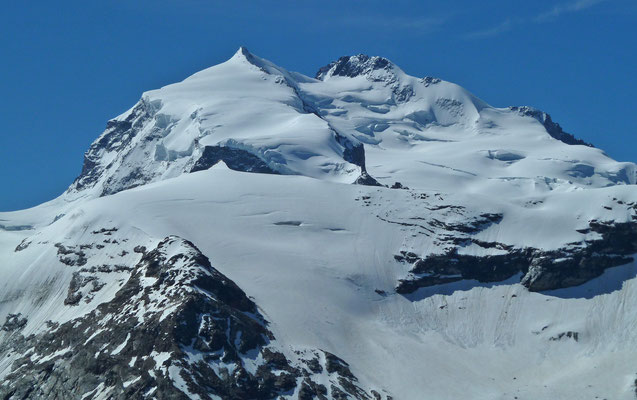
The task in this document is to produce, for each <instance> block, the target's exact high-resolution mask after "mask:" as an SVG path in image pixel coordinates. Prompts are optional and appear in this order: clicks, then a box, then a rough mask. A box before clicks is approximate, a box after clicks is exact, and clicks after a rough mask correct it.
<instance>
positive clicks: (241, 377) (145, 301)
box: [0, 236, 372, 400]
mask: <svg viewBox="0 0 637 400" xmlns="http://www.w3.org/2000/svg"><path fill="white" fill-rule="evenodd" d="M139 251H140V252H141V251H143V250H142V248H139ZM76 278H77V279H76ZM82 279H83V278H82V277H80V276H79V275H78V276H77V277H76V276H74V280H76V282H75V285H73V284H72V285H71V286H76V287H81V286H83V285H86V284H87V283H89V282H84V281H83V280H82ZM91 282H92V281H91ZM69 290H70V292H71V289H69ZM69 295H70V296H71V293H70V294H69ZM67 300H68V299H67ZM65 303H66V301H65ZM26 322H27V321H26V319H24V318H22V317H21V316H20V315H11V316H9V318H7V322H5V324H4V325H3V330H5V331H8V332H12V336H11V338H10V340H9V341H8V342H7V343H5V344H4V346H3V347H5V349H4V350H5V352H6V347H7V346H9V348H10V350H9V352H10V353H13V354H20V356H19V357H18V358H17V359H15V361H14V363H13V365H12V366H11V372H9V374H8V375H7V376H6V377H5V379H4V383H2V384H0V398H2V399H6V400H9V399H28V398H38V399H60V398H65V399H80V398H95V397H98V396H103V398H109V399H144V398H157V399H189V398H197V397H196V396H199V398H201V399H212V398H213V397H212V396H218V397H220V398H223V399H274V398H277V397H278V396H280V395H282V394H292V393H294V392H295V391H297V392H298V393H299V398H305V399H314V398H318V399H327V398H348V399H350V398H356V399H371V398H372V397H371V395H370V394H367V392H365V391H364V390H363V389H362V388H360V387H359V386H358V384H357V379H356V377H355V376H354V375H353V374H352V373H351V371H350V370H349V367H348V365H347V363H345V362H344V361H343V360H340V359H339V358H338V357H336V356H333V355H331V354H329V353H324V352H322V351H320V350H314V351H305V352H297V355H298V358H297V360H296V362H293V361H292V360H290V359H288V358H287V357H286V356H285V355H284V354H283V353H282V352H281V351H280V350H278V348H277V347H276V342H275V338H274V336H273V335H272V333H271V332H270V331H269V330H268V328H267V322H266V321H265V320H264V319H263V317H262V316H261V314H260V313H259V311H258V309H257V307H256V305H255V304H254V302H252V301H251V300H250V299H249V298H248V297H247V296H246V294H245V293H244V292H243V291H242V290H241V289H240V288H239V287H238V286H237V285H236V284H234V283H233V282H232V281H230V280H229V279H228V278H227V277H225V276H224V275H222V274H221V273H219V272H218V271H217V270H216V269H214V268H213V267H212V266H211V265H210V261H209V260H208V258H206V257H205V256H204V255H203V254H201V252H200V251H199V250H198V249H197V248H196V247H195V246H194V245H193V244H192V243H190V242H188V241H186V240H183V239H181V238H178V237H175V236H171V237H167V238H165V239H164V240H162V241H161V242H160V243H159V244H158V245H157V247H155V248H154V249H153V250H151V251H148V252H144V253H143V255H142V257H141V260H140V261H139V262H138V263H137V264H136V265H135V266H134V268H133V269H132V272H131V275H130V278H129V279H128V281H127V282H126V283H125V284H124V285H123V286H122V287H121V289H120V290H119V291H118V292H117V293H116V295H115V296H114V297H113V298H112V300H110V301H108V302H105V303H102V304H100V305H99V306H98V307H97V308H96V309H95V310H94V311H92V312H90V313H89V314H87V315H84V316H82V317H79V318H76V319H73V320H71V321H69V322H66V323H63V324H56V323H51V324H49V327H48V328H49V329H48V330H46V331H44V332H43V333H39V334H37V335H30V336H28V337H24V336H23V335H20V334H19V331H20V329H21V328H22V327H23V326H24V325H26ZM2 350H3V349H0V354H3V351H2ZM321 359H324V360H325V361H320V360H321ZM321 375H322V376H321ZM319 377H320V380H319ZM318 382H330V385H331V386H330V388H327V387H325V386H324V385H323V384H320V383H318ZM82 396H86V397H82ZM338 396H344V397H338Z"/></svg>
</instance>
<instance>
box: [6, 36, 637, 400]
mask: <svg viewBox="0 0 637 400" xmlns="http://www.w3.org/2000/svg"><path fill="white" fill-rule="evenodd" d="M317 77H318V79H314V78H309V77H306V76H303V75H300V74H298V73H294V72H288V71H286V70H284V69H283V68H281V67H278V66H276V65H274V64H272V63H271V62H269V61H267V60H263V59H261V58H259V57H257V56H254V55H252V54H250V53H249V52H248V51H247V50H246V49H244V48H242V49H240V50H239V51H238V52H237V54H235V55H234V56H233V57H232V58H231V59H230V60H228V61H227V62H225V63H223V64H220V65H218V66H214V67H211V68H209V69H206V70H204V71H201V72H199V73H196V74H194V75H193V76H191V77H189V78H187V79H186V80H184V81H183V82H180V83H176V84H174V85H169V86H166V87H164V88H161V89H159V90H154V91H150V92H146V93H145V94H144V95H143V97H142V100H140V103H138V104H137V105H136V106H135V107H133V108H132V109H131V110H129V111H127V112H126V113H124V114H122V115H121V116H119V117H117V118H116V119H114V120H113V121H111V122H109V126H108V127H107V130H106V131H105V133H104V134H103V135H102V136H101V137H100V138H98V139H97V140H96V142H95V143H94V144H93V145H92V146H91V149H90V150H89V151H88V152H87V158H86V161H85V165H84V170H83V172H82V175H80V177H79V178H78V180H76V182H74V183H73V185H71V187H70V188H69V190H68V191H67V192H65V193H64V194H63V195H62V196H60V197H59V198H57V199H54V200H52V201H50V202H48V203H45V204H42V205H40V206H38V207H35V208H32V209H28V210H22V211H16V212H7V213H0V324H3V323H4V324H5V325H4V326H3V328H2V330H0V382H2V381H4V382H3V383H1V384H0V390H3V388H4V389H6V390H7V393H10V389H11V385H12V382H11V381H7V380H6V379H3V377H6V376H9V374H10V373H12V372H15V368H16V365H17V364H15V363H14V362H15V361H16V360H18V359H19V358H20V357H23V356H25V354H22V353H20V352H18V351H16V350H14V349H13V347H12V346H14V344H15V343H16V340H17V339H16V338H20V337H27V336H29V335H32V334H33V335H38V334H42V333H43V332H46V331H48V330H51V329H52V328H51V327H52V326H54V325H55V326H57V325H59V324H65V323H68V322H71V323H73V321H75V320H78V319H79V318H81V317H82V316H86V315H94V314H90V313H95V312H96V310H97V313H98V314H97V315H101V314H100V311H99V309H98V306H99V305H100V304H104V303H106V302H109V301H111V300H112V299H113V298H114V297H115V296H116V294H117V293H118V291H120V290H121V289H122V288H123V287H125V285H126V283H127V282H128V281H129V279H130V277H131V274H132V272H131V271H132V270H133V269H132V267H133V266H134V265H135V264H136V263H138V262H139V260H140V258H141V257H142V254H144V253H143V251H142V250H140V246H144V248H145V249H152V248H153V247H155V246H157V245H158V243H160V241H162V239H164V238H167V237H172V236H176V237H180V238H183V239H185V240H187V241H190V242H192V243H193V244H194V245H195V246H196V248H198V249H199V250H200V251H201V253H202V254H204V255H205V256H206V257H208V258H209V259H210V262H211V264H212V266H214V268H215V269H216V270H218V271H219V272H220V273H221V274H223V275H224V276H225V277H227V279H229V280H231V281H232V282H234V283H235V284H236V285H237V286H238V287H239V288H241V289H242V290H243V291H244V292H245V294H246V295H247V296H248V297H249V298H250V300H252V301H253V302H254V303H255V304H256V306H257V307H258V311H259V313H260V314H261V315H262V316H263V318H264V319H265V320H266V321H267V322H268V324H267V327H268V329H269V330H270V331H271V333H272V334H273V336H274V338H276V340H273V341H272V342H273V343H274V344H273V346H277V348H278V349H279V350H280V351H281V352H282V353H283V354H285V356H286V357H287V359H289V360H291V362H292V363H293V364H295V365H302V361H299V360H300V358H302V357H301V356H300V354H304V353H303V352H312V351H316V350H315V349H319V350H322V351H325V352H329V353H332V354H335V355H337V356H338V357H340V358H341V359H342V360H345V361H346V362H347V363H348V364H349V367H350V368H351V372H352V373H353V375H354V376H355V377H356V378H357V382H358V383H357V384H358V385H359V386H360V387H361V388H362V389H363V390H364V391H365V392H366V393H367V396H369V397H368V398H370V399H373V398H374V397H372V396H374V394H372V392H371V391H372V390H375V391H376V393H380V394H379V398H381V397H382V398H388V397H387V396H391V397H392V398H393V399H458V398H471V399H476V400H478V399H485V400H486V399H488V400H492V399H520V400H522V399H554V400H558V399H565V400H566V399H573V400H574V399H577V400H579V399H595V398H599V399H604V398H605V399H617V400H620V399H634V398H636V397H637V391H636V390H637V389H636V388H635V384H636V382H637V361H635V360H637V263H635V262H630V255H629V254H621V257H624V258H622V260H624V261H623V262H621V263H614V264H613V266H609V267H607V268H604V269H603V272H601V271H600V273H601V275H600V276H596V277H590V278H586V281H585V282H584V283H581V284H577V285H570V284H565V285H563V286H565V287H559V288H553V289H551V290H539V291H534V290H529V289H528V288H527V287H525V286H524V285H522V284H521V283H520V281H521V280H522V279H523V278H524V276H525V275H527V274H531V272H528V271H526V270H524V269H521V270H520V271H518V272H515V271H513V270H511V271H513V272H511V273H510V274H507V276H506V277H505V278H504V279H497V280H488V279H482V275H481V276H480V279H469V278H467V277H468V276H469V275H466V274H465V271H461V272H459V273H458V272H457V271H456V272H453V271H452V270H450V271H451V272H449V273H446V274H445V273H441V272H440V271H439V270H435V271H434V270H433V269H432V270H431V271H428V272H418V270H417V269H416V266H417V265H419V264H418V263H419V262H420V261H426V260H427V258H428V257H430V256H432V255H444V256H449V257H451V258H450V259H449V260H448V263H450V264H453V263H455V262H457V261H454V260H456V259H455V258H454V257H462V256H467V257H476V259H480V260H483V259H486V260H489V258H485V257H493V256H504V257H506V256H509V255H511V254H514V253H515V251H517V250H520V251H521V249H533V251H536V252H538V251H541V252H544V253H542V254H543V256H544V257H545V256H546V254H555V257H554V259H552V260H550V262H551V263H552V264H554V265H560V262H562V261H563V260H561V259H560V257H562V256H557V255H556V254H558V252H561V251H563V250H564V249H569V251H571V250H572V251H573V252H578V251H583V249H586V248H587V247H589V246H594V245H595V246H596V244H595V243H594V242H595V241H601V240H604V241H609V242H612V241H613V240H615V237H617V238H618V239H617V241H619V240H626V241H628V242H630V243H634V242H635V238H634V236H631V234H623V233H622V234H620V233H616V232H617V231H615V230H613V229H614V228H615V227H618V226H619V227H624V226H632V225H631V224H635V220H637V206H636V205H635V204H636V202H637V190H636V186H635V183H636V179H637V172H636V171H637V168H636V166H635V164H632V163H619V162H616V161H614V160H612V159H610V158H609V157H608V156H606V155H605V154H604V153H603V151H601V150H599V149H596V148H594V147H589V146H585V145H571V144H567V143H565V142H564V141H561V140H558V139H556V138H555V137H553V136H552V135H551V134H550V133H549V132H548V129H549V128H547V126H545V125H544V124H543V123H542V121H540V120H538V119H537V118H535V117H533V116H530V115H526V114H525V113H524V112H523V111H520V109H515V108H508V109H501V108H493V107H491V106H489V105H488V104H487V103H485V102H484V101H482V100H480V99H478V98H476V97H475V96H473V95H472V94H470V93H468V92H467V91H466V90H464V89H463V88H461V87H459V86H457V85H455V84H452V83H449V82H445V81H441V80H438V79H435V78H415V77H411V76H408V75H406V74H405V73H404V72H402V71H401V70H400V69H399V68H398V67H397V66H395V65H393V64H391V63H389V62H388V61H387V60H385V59H382V58H378V57H372V58H369V57H366V56H355V57H350V58H343V59H340V60H339V61H337V62H335V63H332V64H330V65H328V66H326V67H324V68H323V69H321V70H320V71H319V74H318V75H317ZM527 114H530V112H528V113H527ZM550 129H554V127H550ZM206 148H209V149H212V150H206ZM219 149H222V150H219ZM227 149H232V151H235V150H236V151H237V152H230V153H229V152H228V150H227ZM357 149H358V150H357ZM361 149H364V156H363V157H362V159H361V156H360V154H361V153H360V152H361V151H362V150H361ZM206 151H209V152H213V151H214V152H215V153H214V157H217V158H214V160H216V161H218V162H215V163H214V165H213V166H210V165H207V164H206V165H205V168H203V167H202V168H201V170H199V169H194V172H191V171H193V167H194V166H195V165H203V164H201V163H202V162H203V161H202V159H203V158H205V159H206V160H208V159H209V158H208V155H210V154H213V153H209V154H208V155H207V156H206V157H203V156H204V154H206V153H205V152H206ZM228 154H230V156H229V155H228ZM202 157H203V158H202ZM197 163H199V164H197ZM255 168H261V170H259V171H261V172H268V173H256V172H255V171H257V170H255ZM246 171H248V172H246ZM365 173H367V174H369V176H371V177H372V178H373V179H375V180H376V181H377V182H378V183H379V184H380V185H385V186H374V185H361V184H353V183H354V182H356V181H357V179H358V178H359V177H361V176H362V175H365ZM396 182H400V184H401V185H400V186H402V187H403V188H399V187H398V186H395V187H396V188H390V187H389V186H392V185H394V184H395V183H396ZM405 187H406V188H405ZM599 224H601V226H603V227H605V228H597V226H598V225H599ZM606 229H608V230H606ZM622 229H623V228H622ZM631 229H632V228H631ZM608 232H610V233H608ZM622 232H623V231H622ZM612 235H617V236H612ZM620 235H621V236H620ZM604 243H606V242H604ZM622 243H623V242H622ZM599 246H600V250H599V252H600V253H604V252H606V253H608V254H606V253H604V254H606V255H607V256H609V257H611V256H612V257H615V256H617V257H619V256H620V255H617V254H615V249H612V251H611V250H607V249H608V248H609V247H608V246H609V245H607V244H604V245H603V246H602V245H599ZM176 249H177V250H175V252H174V254H172V253H170V254H168V256H167V257H172V256H178V257H179V255H180V254H181V253H180V251H181V250H179V249H180V247H176ZM166 251H167V252H170V251H172V250H170V249H169V250H166ZM551 252H554V253H551ZM410 253H411V254H413V256H409V254H410ZM567 253H568V252H567ZM635 253H637V251H635ZM401 254H402V255H403V257H402V259H401ZM534 254H539V253H534ZM578 254H579V253H578ZM570 256H571V254H570V253H568V254H566V255H565V256H564V257H566V258H568V257H570ZM410 257H411V258H412V259H413V260H412V259H410ZM534 257H536V258H537V257H539V256H534ZM418 260H420V261H418ZM487 262H488V261H487ZM615 264H622V265H615ZM93 267H94V268H93ZM428 277H435V278H436V279H439V281H436V282H442V283H436V284H422V278H425V279H426V278H428ZM527 278H528V277H527ZM140 279H141V280H140V282H141V283H140V284H141V285H146V286H149V287H150V286H152V285H153V284H154V282H155V281H154V280H152V279H151V278H147V277H144V278H140ZM144 279H149V281H148V282H147V281H144ZM405 279H412V280H415V281H416V282H418V287H416V288H415V290H410V291H409V292H400V291H399V290H398V291H397V287H398V286H399V282H401V280H405ZM560 279H562V278H560ZM560 282H566V281H564V280H562V281H560ZM578 283H579V282H578ZM151 301H152V302H153V304H162V307H166V308H165V309H160V308H157V309H156V310H159V311H161V312H162V313H163V314H162V315H163V316H162V317H161V318H164V317H165V316H167V315H170V314H171V313H173V312H174V307H176V306H174V305H173V306H169V305H167V303H165V302H162V299H161V298H156V299H151ZM170 307H173V308H170ZM146 311H148V310H146ZM151 311H152V310H151ZM159 311H158V312H159ZM149 312H150V311H149ZM102 316H103V315H102ZM114 317H115V316H114ZM135 318H138V319H139V323H140V324H141V323H143V320H144V314H143V313H142V312H139V313H138V314H136V317H135ZM4 321H7V322H6V323H5V322H4ZM104 323H106V322H104ZM56 324H57V325H56ZM78 326H80V325H78ZM104 329H107V328H104ZM92 332H93V331H92ZM99 334H100V326H95V331H94V332H93V333H92V334H91V335H94V337H95V336H96V335H99ZM18 335H22V336H18ZM91 339H92V337H89V336H87V337H86V343H88V342H89V341H90V340H91ZM128 342H129V336H125V340H122V341H121V343H120V342H117V343H111V345H112V346H113V348H114V349H115V350H114V351H113V353H114V354H113V356H117V355H118V354H119V353H120V352H121V351H122V350H123V349H124V348H126V346H128ZM36 347H37V346H36ZM72 350H73V349H68V350H67V352H68V351H72ZM30 351H31V352H32V354H33V356H31V358H32V360H31V361H32V362H35V363H43V362H48V361H51V360H60V361H59V362H60V363H63V362H64V361H63V359H64V357H65V356H64V354H65V350H64V349H58V350H56V352H55V353H51V354H49V355H48V356H46V357H48V358H46V359H45V357H43V356H42V355H41V354H43V353H41V352H40V350H39V349H37V348H36V349H31V350H30ZM29 354H31V353H27V355H29ZM36 354H39V355H37V356H36ZM153 354H154V355H155V356H156V357H155V358H156V359H157V357H160V356H161V357H164V358H166V357H168V358H169V357H170V353H162V352H161V351H159V350H157V351H156V353H153ZM162 354H163V355H162ZM189 354H191V357H195V358H196V354H195V353H194V352H191V353H189ZM247 354H248V353H246V354H242V356H241V357H242V360H243V361H241V362H243V363H244V364H245V368H246V369H247V370H250V369H252V370H253V372H254V371H256V368H257V366H258V365H260V364H259V363H261V362H262V360H261V358H258V357H257V358H254V357H253V358H250V357H249V356H248V355H247ZM147 356H148V357H150V358H151V359H152V355H151V354H148V355H147ZM96 357H97V355H96ZM136 357H137V356H136ZM319 358H320V357H319ZM129 361H130V362H131V363H133V364H134V363H135V360H134V359H130V358H129V359H126V364H128V363H129ZM164 361H165V360H164V359H163V358H162V359H161V360H159V361H157V360H156V361H155V362H156V365H157V366H156V367H155V368H154V369H153V368H150V370H152V371H154V372H153V373H152V374H151V375H153V374H161V373H166V374H168V375H170V374H171V373H170V372H167V371H173V372H172V375H170V377H171V378H170V379H172V382H173V384H174V386H175V387H177V388H178V389H179V390H181V392H182V393H184V395H186V396H187V397H188V398H205V397H202V395H200V394H195V393H196V392H194V391H192V387H189V386H188V383H187V382H186V381H184V379H183V378H182V377H181V376H180V375H179V373H177V372H174V371H175V370H174V369H173V370H171V369H170V368H168V369H166V368H165V367H164V369H163V370H162V368H161V367H160V366H161V365H162V364H163V362H164ZM321 363H322V365H323V364H324V365H327V364H326V363H327V361H326V360H324V359H322V361H321ZM56 365H57V364H56ZM131 365H132V364H131ZM222 367H223V365H221V364H218V368H222ZM171 368H174V367H171ZM162 371H164V372H162ZM217 371H219V370H217ZM27 373H28V371H27ZM330 373H332V372H330ZM220 374H222V373H220ZM319 375H320V374H319ZM319 375H316V376H315V378H313V379H315V380H316V382H322V384H324V385H325V386H326V387H328V389H329V391H328V393H326V396H327V398H338V396H337V395H336V393H337V392H336V389H331V386H330V384H335V383H334V382H336V380H335V379H336V378H334V376H335V375H333V373H332V375H326V374H323V375H320V376H319ZM139 382H141V381H137V380H133V379H130V380H126V381H124V384H121V385H119V386H117V387H115V386H112V387H109V384H107V383H104V382H99V385H100V386H98V384H97V383H96V384H95V386H94V387H93V391H91V392H88V391H87V392H82V393H73V394H72V395H70V397H69V398H82V396H83V395H88V396H89V397H91V396H97V397H95V398H98V397H99V396H98V394H99V395H100V396H102V397H100V398H109V393H115V392H116V391H117V390H124V389H127V388H133V387H135V385H136V384H137V385H138V384H139ZM330 382H332V383H330ZM120 386H121V387H120ZM339 387H340V386H339ZM7 388H8V389H7ZM342 389H343V390H345V391H347V387H346V386H342ZM0 393H3V392H1V391H0ZM144 393H145V394H144V395H143V396H142V395H141V394H140V395H139V396H140V397H139V398H158V399H160V398H162V397H161V393H160V391H158V390H157V389H156V388H155V389H152V388H151V389H149V390H146V391H145V392H144ZM280 395H281V396H282V397H284V398H302V397H301V394H300V386H297V387H296V388H295V389H293V390H291V391H290V392H286V393H281V394H280ZM215 396H217V395H215V394H214V393H212V392H211V393H210V394H209V398H220V397H219V396H217V397H215ZM7 398H13V397H10V396H9V397H7ZM117 398H119V397H117ZM307 398H312V397H307ZM316 398H320V397H316ZM344 398H365V397H362V395H360V394H358V395H357V394H353V393H348V394H347V395H346V397H344Z"/></svg>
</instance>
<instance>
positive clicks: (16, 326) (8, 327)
mask: <svg viewBox="0 0 637 400" xmlns="http://www.w3.org/2000/svg"><path fill="white" fill-rule="evenodd" d="M27 322H28V320H27V318H26V317H23V316H22V314H20V313H18V314H9V315H7V319H6V321H5V322H4V324H3V325H2V330H3V331H5V332H12V331H17V330H20V329H22V328H24V326H25V325H26V324H27Z"/></svg>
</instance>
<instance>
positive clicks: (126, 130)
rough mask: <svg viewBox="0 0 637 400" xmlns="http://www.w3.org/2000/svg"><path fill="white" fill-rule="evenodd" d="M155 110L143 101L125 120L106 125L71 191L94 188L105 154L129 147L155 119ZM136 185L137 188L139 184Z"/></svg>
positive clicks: (85, 157)
mask: <svg viewBox="0 0 637 400" xmlns="http://www.w3.org/2000/svg"><path fill="white" fill-rule="evenodd" d="M154 108H155V107H154V106H153V105H152V104H149V103H147V102H145V101H143V100H142V101H140V102H139V103H138V104H137V105H136V106H135V108H134V109H133V110H132V112H131V113H130V115H129V116H128V117H127V118H126V119H125V120H123V121H118V120H111V121H109V122H108V123H107V124H106V131H105V132H104V133H103V134H102V136H100V138H99V139H98V140H97V141H95V142H94V143H93V144H92V145H91V147H90V148H89V149H88V151H87V152H86V154H85V155H84V165H83V166H82V172H81V173H80V176H78V177H77V179H75V181H74V182H73V184H72V185H71V188H70V189H76V190H83V189H86V188H90V187H93V186H94V185H95V184H96V183H97V181H98V180H99V178H100V176H101V174H102V172H103V171H104V168H103V166H100V160H101V158H102V155H103V154H104V153H105V152H111V151H118V150H120V149H122V148H124V147H126V146H128V145H129V144H130V142H131V141H132V140H133V138H134V137H135V136H136V135H137V133H139V128H140V127H141V126H142V125H143V124H144V123H145V122H146V121H148V120H149V119H151V118H152V117H153V115H154V113H155V111H154ZM134 185H135V186H137V184H134ZM131 187H132V186H131Z"/></svg>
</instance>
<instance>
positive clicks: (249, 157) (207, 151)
mask: <svg viewBox="0 0 637 400" xmlns="http://www.w3.org/2000/svg"><path fill="white" fill-rule="evenodd" d="M219 161H223V162H224V163H226V165H227V166H228V168H230V169H233V170H235V171H244V172H257V173H261V174H278V172H277V171H275V170H273V169H272V168H270V167H269V166H268V165H267V164H266V163H265V162H264V161H263V160H261V159H260V158H259V157H257V156H255V155H254V154H252V153H250V152H248V151H245V150H240V149H235V148H232V147H223V146H206V147H204V150H203V153H202V154H201V157H199V159H198V160H197V162H196V163H195V165H194V166H193V167H192V169H191V170H190V172H196V171H202V170H205V169H208V168H210V167H212V166H213V165H215V164H217V163H218V162H219Z"/></svg>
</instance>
